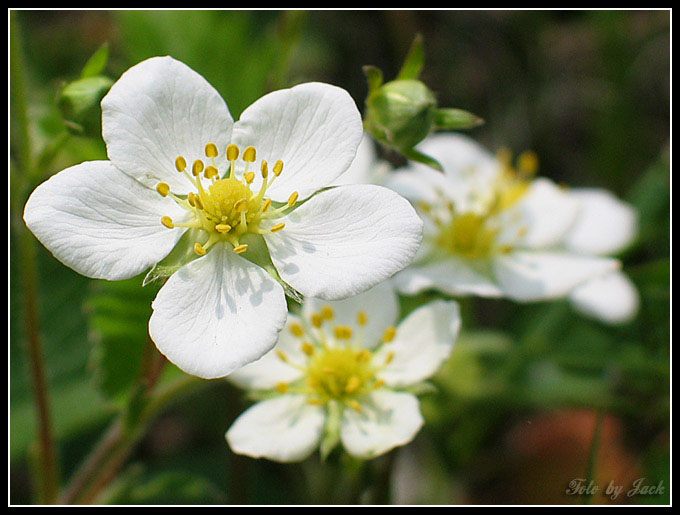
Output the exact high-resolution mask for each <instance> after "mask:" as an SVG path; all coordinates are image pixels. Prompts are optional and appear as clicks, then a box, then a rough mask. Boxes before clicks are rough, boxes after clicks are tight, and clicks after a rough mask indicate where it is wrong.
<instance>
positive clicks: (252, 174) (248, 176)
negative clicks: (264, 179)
mask: <svg viewBox="0 0 680 515" xmlns="http://www.w3.org/2000/svg"><path fill="white" fill-rule="evenodd" d="M243 178H244V179H245V180H246V182H247V183H248V184H252V183H253V181H254V180H255V172H248V173H247V174H245V175H244V176H243Z"/></svg>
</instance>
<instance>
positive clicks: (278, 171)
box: [274, 159, 283, 177]
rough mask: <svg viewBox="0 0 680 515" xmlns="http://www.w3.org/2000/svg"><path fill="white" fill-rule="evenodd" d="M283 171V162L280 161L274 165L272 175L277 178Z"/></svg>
mask: <svg viewBox="0 0 680 515" xmlns="http://www.w3.org/2000/svg"><path fill="white" fill-rule="evenodd" d="M282 171H283V161H281V160H280V159H279V160H278V161H277V162H276V163H275V164H274V175H276V176H277V177H278V176H279V175H281V172H282Z"/></svg>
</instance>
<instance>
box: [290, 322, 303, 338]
mask: <svg viewBox="0 0 680 515" xmlns="http://www.w3.org/2000/svg"><path fill="white" fill-rule="evenodd" d="M290 332H291V333H292V334H293V336H297V337H298V338H299V337H300V336H303V335H304V334H305V328H304V327H302V325H301V324H298V323H297V322H294V323H292V324H290Z"/></svg>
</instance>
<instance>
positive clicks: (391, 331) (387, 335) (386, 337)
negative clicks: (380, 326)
mask: <svg viewBox="0 0 680 515" xmlns="http://www.w3.org/2000/svg"><path fill="white" fill-rule="evenodd" d="M396 334H397V330H396V329H395V328H394V326H390V327H388V328H387V329H385V332H384V333H383V337H382V340H383V341H384V342H385V343H390V342H391V341H392V340H394V337H395V336H396Z"/></svg>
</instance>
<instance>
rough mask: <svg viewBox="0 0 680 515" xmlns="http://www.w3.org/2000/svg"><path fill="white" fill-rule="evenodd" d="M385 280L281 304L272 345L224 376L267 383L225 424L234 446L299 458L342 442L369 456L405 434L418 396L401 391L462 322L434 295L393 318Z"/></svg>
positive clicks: (433, 363)
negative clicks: (297, 304) (290, 305)
mask: <svg viewBox="0 0 680 515" xmlns="http://www.w3.org/2000/svg"><path fill="white" fill-rule="evenodd" d="M398 315H399V304H398V300H397V296H396V293H395V291H394V289H393V288H392V286H391V285H390V282H389V281H387V282H384V283H381V284H380V285H378V286H376V287H374V288H372V289H371V290H369V291H367V292H365V293H363V294H360V295H357V296H355V297H351V298H348V299H345V300H342V301H336V302H324V301H320V300H318V299H307V300H306V301H305V302H304V304H303V307H302V312H301V315H300V316H297V315H294V314H289V316H288V321H287V324H286V326H287V327H286V330H284V331H283V332H281V334H280V336H279V341H278V343H277V345H276V347H275V348H274V350H272V351H271V352H269V353H268V354H265V355H264V356H263V357H262V358H261V359H260V360H258V361H256V362H254V363H251V364H249V365H246V366H245V367H243V368H241V369H240V370H237V371H236V372H234V373H233V374H232V375H230V376H229V379H230V380H231V381H233V382H235V383H236V384H238V385H239V386H241V387H243V388H246V389H249V390H256V391H266V390H271V391H273V393H274V395H269V396H266V397H267V398H266V400H262V401H260V402H258V403H257V404H255V405H254V406H252V407H251V408H249V409H248V410H247V411H245V412H244V413H243V414H241V416H239V417H238V419H237V420H236V421H235V422H234V424H233V425H232V427H231V428H230V429H229V431H227V434H226V438H227V441H228V442H229V445H230V446H231V448H232V450H233V451H234V452H236V453H239V454H246V455H248V456H252V457H255V458H259V457H264V458H268V459H271V460H276V461H298V460H302V459H304V458H306V457H307V456H309V455H310V454H311V453H312V452H313V451H314V450H315V449H316V448H318V447H319V446H321V449H322V454H327V453H328V452H329V451H330V449H332V448H333V447H334V446H335V445H336V444H338V443H342V445H343V446H344V448H345V449H346V450H347V452H349V453H350V454H353V455H355V456H358V457H361V458H373V457H375V456H377V455H379V454H382V453H385V452H387V451H389V450H390V449H392V448H394V447H397V446H400V445H404V444H406V443H408V442H409V441H411V440H412V439H413V437H414V436H415V435H416V434H417V432H418V431H419V430H420V428H421V426H422V424H423V418H422V416H421V414H420V410H419V403H418V399H417V398H416V397H415V396H414V395H413V394H411V393H408V392H407V391H405V389H406V388H407V387H409V386H410V385H414V384H416V383H419V382H421V381H423V380H425V379H427V378H428V377H430V376H431V375H432V374H434V373H435V372H436V371H437V369H438V368H439V367H440V365H441V364H442V362H443V361H444V360H445V359H446V358H447V357H448V356H449V354H450V352H451V349H452V348H453V344H454V342H455V340H456V337H457V334H458V331H459V328H460V316H459V311H458V305H457V304H456V303H455V302H453V301H448V302H446V301H435V302H432V303H430V304H427V305H425V306H421V307H420V308H418V309H416V310H415V311H413V312H412V313H411V314H409V315H408V316H407V317H406V318H405V319H404V320H403V321H402V322H401V323H400V324H399V326H398V327H396V328H395V327H394V325H393V324H395V323H396V321H397V319H398Z"/></svg>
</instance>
